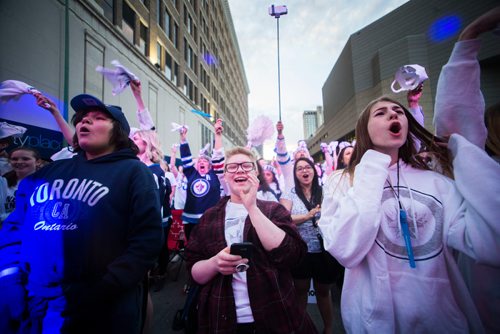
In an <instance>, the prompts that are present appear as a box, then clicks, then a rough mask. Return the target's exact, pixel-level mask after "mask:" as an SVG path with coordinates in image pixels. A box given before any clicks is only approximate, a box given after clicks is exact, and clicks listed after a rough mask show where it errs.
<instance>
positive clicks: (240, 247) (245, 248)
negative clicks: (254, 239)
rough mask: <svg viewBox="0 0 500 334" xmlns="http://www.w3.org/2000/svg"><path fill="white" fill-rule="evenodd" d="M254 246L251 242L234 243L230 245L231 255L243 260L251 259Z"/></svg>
mask: <svg viewBox="0 0 500 334" xmlns="http://www.w3.org/2000/svg"><path fill="white" fill-rule="evenodd" d="M253 249H254V245H253V244H252V243H251V242H248V241H245V242H236V243H234V244H232V245H231V254H234V255H239V256H241V257H242V258H244V259H249V260H250V259H251V258H252V253H253Z"/></svg>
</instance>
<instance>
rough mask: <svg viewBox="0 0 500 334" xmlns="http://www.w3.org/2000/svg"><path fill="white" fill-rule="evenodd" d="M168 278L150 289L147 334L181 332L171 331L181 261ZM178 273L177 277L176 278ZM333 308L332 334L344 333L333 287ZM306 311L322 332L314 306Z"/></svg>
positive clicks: (178, 302)
mask: <svg viewBox="0 0 500 334" xmlns="http://www.w3.org/2000/svg"><path fill="white" fill-rule="evenodd" d="M168 269H169V270H168V276H167V278H166V280H165V284H164V286H163V288H162V289H161V290H160V291H154V290H153V289H151V297H152V300H153V321H152V326H151V329H150V331H149V332H148V333H147V334H166V333H172V334H176V333H179V334H182V333H183V332H182V331H174V330H172V319H173V318H174V315H175V312H176V311H177V310H178V309H181V308H182V307H183V306H184V302H185V299H186V294H185V293H184V285H185V283H186V281H187V274H186V269H185V266H184V262H183V261H178V262H175V263H170V264H169V268H168ZM177 273H178V277H176V275H177ZM332 298H333V308H334V326H335V328H334V333H336V334H337V333H345V331H344V327H343V326H342V321H341V318H340V291H339V289H338V288H336V287H334V288H333V289H332ZM307 311H308V312H309V315H310V316H311V318H312V320H313V321H314V323H315V325H316V328H317V329H318V332H320V333H321V332H322V331H323V322H322V320H321V315H320V313H319V310H318V307H317V306H316V304H308V306H307Z"/></svg>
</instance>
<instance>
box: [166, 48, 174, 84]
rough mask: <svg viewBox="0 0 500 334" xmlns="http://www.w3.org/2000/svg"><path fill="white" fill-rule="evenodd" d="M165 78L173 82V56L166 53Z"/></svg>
mask: <svg viewBox="0 0 500 334" xmlns="http://www.w3.org/2000/svg"><path fill="white" fill-rule="evenodd" d="M165 76H166V77H167V79H168V80H172V56H171V55H170V54H169V53H168V52H167V51H165Z"/></svg>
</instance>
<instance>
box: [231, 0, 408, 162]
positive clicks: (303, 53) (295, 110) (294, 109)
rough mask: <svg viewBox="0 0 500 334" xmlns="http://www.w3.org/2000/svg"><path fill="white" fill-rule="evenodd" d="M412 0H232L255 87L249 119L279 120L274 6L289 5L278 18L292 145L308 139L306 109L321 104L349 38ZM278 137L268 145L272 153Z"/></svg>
mask: <svg viewBox="0 0 500 334" xmlns="http://www.w3.org/2000/svg"><path fill="white" fill-rule="evenodd" d="M407 1H408V0H370V1H365V0H288V1H285V2H272V1H269V0H267V1H263V0H251V1H248V0H229V6H230V10H231V15H232V18H233V23H234V28H235V31H236V35H237V37H238V43H239V47H240V52H241V56H242V59H243V64H244V66H245V72H246V76H247V80H248V85H249V87H250V95H249V97H248V100H249V101H248V104H249V119H250V123H251V122H252V120H253V119H254V118H255V117H257V116H258V115H267V116H269V117H270V118H271V119H272V120H273V122H276V121H277V120H278V64H277V44H276V39H277V29H276V19H275V18H274V17H272V16H270V15H269V14H268V8H269V6H270V5H271V4H274V5H275V6H277V5H286V6H287V8H288V14H287V15H284V16H282V17H281V18H280V19H279V28H280V63H281V66H280V68H281V115H282V120H283V123H284V126H285V130H284V134H285V137H286V140H287V147H288V149H289V150H292V149H293V148H294V147H295V146H296V143H297V141H298V140H300V139H303V136H304V131H303V126H302V113H303V111H304V110H315V109H316V106H322V105H323V101H322V93H321V89H322V87H323V84H324V83H325V80H326V78H327V77H328V74H329V73H330V71H331V70H332V68H333V66H334V65H335V62H336V61H337V58H338V56H339V54H340V52H341V51H342V49H343V47H344V45H345V44H346V42H347V40H348V39H349V36H350V35H352V34H353V33H355V32H356V31H358V30H360V29H361V28H363V27H365V26H367V25H369V24H370V23H372V22H374V21H376V20H377V19H379V18H380V17H382V16H384V15H385V14H387V13H389V12H391V11H392V10H394V9H396V8H397V7H399V6H401V5H402V4H404V3H405V2H407ZM273 146H274V141H272V142H271V141H267V142H266V144H265V145H264V157H265V158H266V159H269V158H271V156H272V147H273Z"/></svg>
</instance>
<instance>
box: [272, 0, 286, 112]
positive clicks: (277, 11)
mask: <svg viewBox="0 0 500 334" xmlns="http://www.w3.org/2000/svg"><path fill="white" fill-rule="evenodd" d="M286 14H288V9H287V8H286V6H285V5H282V6H275V5H271V6H269V15H271V16H274V17H275V18H276V27H277V41H278V111H279V120H280V121H281V82H280V16H281V15H286Z"/></svg>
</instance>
